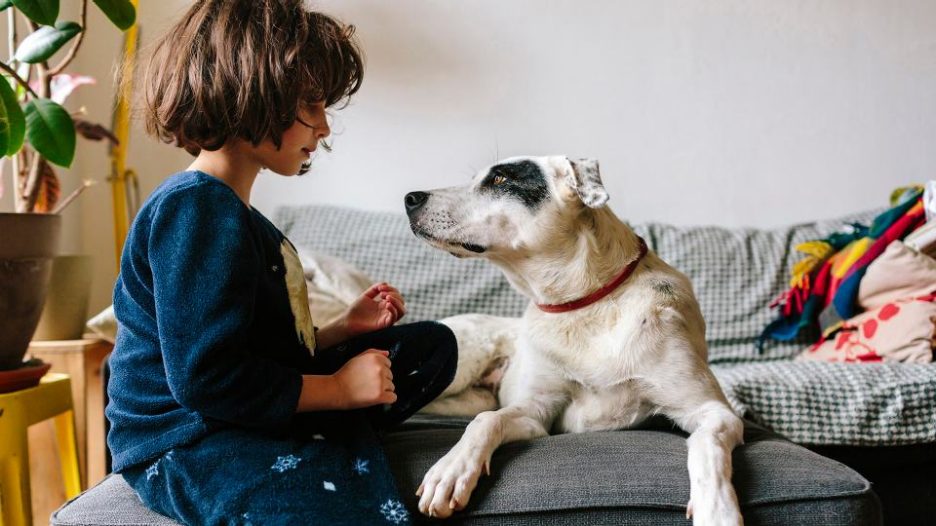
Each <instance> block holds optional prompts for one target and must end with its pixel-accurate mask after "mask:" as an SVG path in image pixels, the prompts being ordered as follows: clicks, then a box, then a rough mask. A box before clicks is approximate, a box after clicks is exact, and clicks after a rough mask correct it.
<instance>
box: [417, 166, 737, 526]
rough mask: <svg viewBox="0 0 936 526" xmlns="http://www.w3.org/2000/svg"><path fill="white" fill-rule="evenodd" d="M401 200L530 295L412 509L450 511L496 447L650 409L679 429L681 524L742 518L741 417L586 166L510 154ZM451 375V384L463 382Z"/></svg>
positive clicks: (639, 416) (695, 323)
mask: <svg viewBox="0 0 936 526" xmlns="http://www.w3.org/2000/svg"><path fill="white" fill-rule="evenodd" d="M404 201H405V203H404V204H405V207H406V212H407V215H408V217H409V221H410V228H411V230H412V231H413V233H414V234H415V235H416V236H418V237H420V238H422V239H423V240H425V241H426V242H428V243H429V244H430V245H432V246H434V247H436V248H439V249H441V250H444V251H447V252H449V253H451V254H453V255H455V256H458V257H481V258H485V259H487V260H488V261H490V262H491V263H493V264H494V265H496V266H497V267H499V268H500V269H501V270H502V271H503V273H504V276H505V277H506V278H507V280H508V281H509V282H510V284H511V285H512V286H513V287H514V288H516V289H517V290H518V291H520V292H521V293H522V294H524V295H525V296H527V297H528V298H530V300H531V303H530V304H529V306H528V307H527V309H526V311H525V312H524V314H523V317H522V318H521V319H520V320H519V323H518V327H517V328H516V329H517V334H516V341H515V342H513V343H514V345H515V349H514V350H513V351H512V353H510V356H509V364H508V365H507V366H506V367H505V368H504V367H501V368H499V369H498V368H497V367H495V371H494V372H495V373H496V370H499V371H500V372H502V377H501V378H500V379H499V385H498V386H497V387H498V388H497V397H496V398H497V399H496V402H497V403H496V404H494V403H493V402H492V400H490V399H486V398H484V397H483V396H482V395H478V394H477V393H475V395H477V396H474V395H473V396H471V397H470V398H472V399H474V401H475V402H476V404H475V407H472V408H470V409H469V410H467V412H471V411H473V410H474V409H477V408H478V407H480V408H482V409H488V410H483V411H482V412H480V413H478V414H477V416H475V418H474V419H473V420H472V421H471V423H470V424H469V425H468V427H467V428H466V429H465V432H464V434H463V436H462V437H461V439H460V440H459V441H458V443H456V444H455V446H454V447H453V448H452V449H451V450H450V451H449V452H448V453H447V454H446V455H444V456H443V457H442V458H441V459H440V460H439V461H438V462H436V463H435V464H434V465H433V466H432V467H431V468H430V469H429V471H428V472H427V473H426V475H425V477H424V478H423V481H422V484H421V485H420V486H419V489H418V491H417V496H419V510H420V512H421V513H423V514H425V515H429V516H431V517H439V518H446V517H449V516H451V515H452V514H453V513H454V512H455V511H458V510H462V509H464V508H465V507H466V506H467V505H468V503H469V500H470V497H471V494H472V491H473V490H474V489H475V487H476V485H477V482H478V479H479V477H480V476H481V474H482V472H486V473H487V474H490V461H491V455H492V453H493V452H494V450H495V449H497V448H498V447H499V446H500V445H501V444H504V443H507V442H512V441H517V440H529V439H534V438H538V437H543V436H546V435H547V434H549V433H550V432H557V433H563V432H571V433H581V432H586V431H602V430H616V429H627V428H632V427H635V426H638V425H640V424H641V422H643V421H645V420H646V419H647V418H648V417H650V416H652V415H655V414H663V415H665V416H667V417H669V419H671V420H672V421H673V422H674V423H675V424H676V425H678V426H679V427H680V428H682V429H684V430H685V431H686V432H688V433H689V437H688V438H687V446H688V468H689V479H690V480H689V482H690V499H689V502H688V504H687V509H686V513H687V517H692V518H693V521H694V524H696V525H710V524H725V525H739V524H742V522H743V520H742V517H741V512H740V509H739V506H738V499H737V496H736V495H735V491H734V487H733V486H732V483H731V474H732V465H731V453H732V450H733V449H734V448H735V446H737V445H738V444H740V443H742V440H743V430H744V429H743V423H742V421H741V419H740V418H739V417H738V416H737V415H736V414H735V412H734V411H733V410H732V408H731V406H730V405H729V404H728V401H727V399H726V398H725V395H724V393H723V392H722V390H721V388H720V386H719V384H718V382H717V381H716V379H715V377H714V375H713V374H712V372H711V370H710V369H709V367H708V362H707V354H708V349H707V347H706V343H705V322H704V320H703V318H702V313H701V310H700V309H699V305H698V302H697V301H696V299H695V296H694V294H693V291H692V285H691V283H690V282H689V280H688V278H687V277H686V276H685V275H683V274H682V273H680V272H679V271H677V270H676V269H674V268H672V267H670V266H669V265H668V264H666V263H665V262H664V261H663V260H661V259H660V258H659V257H657V255H656V254H655V253H654V252H653V251H651V250H648V248H647V246H646V244H645V243H644V241H643V240H642V239H640V238H639V237H638V236H637V235H636V234H635V233H634V231H633V230H631V229H630V227H628V226H627V225H626V224H625V223H624V222H622V221H621V220H620V219H619V218H618V217H617V216H615V214H614V213H613V212H612V211H611V210H610V208H608V207H607V206H606V202H607V201H608V193H607V191H606V190H605V188H604V185H603V183H602V181H601V176H600V173H599V167H598V163H597V161H595V160H591V159H577V160H572V159H569V158H567V157H562V156H551V157H512V158H509V159H505V160H503V161H500V162H498V163H496V164H494V165H492V166H490V167H488V168H486V169H484V170H481V171H480V172H479V173H478V174H477V175H476V176H475V177H474V178H473V179H472V181H471V183H470V184H469V185H467V186H459V187H450V188H442V189H436V190H431V191H420V192H410V193H409V194H407V195H406V197H405V200H404ZM493 354H496V353H493ZM476 361H477V360H476ZM485 374H487V375H491V374H492V370H491V369H490V368H485V367H482V366H479V365H477V364H475V367H474V369H473V370H472V371H469V372H468V373H467V376H472V375H485ZM494 376H499V375H498V374H494ZM465 377H466V375H464V374H463V375H461V378H460V379H457V380H456V381H458V382H461V383H462V384H463V385H461V387H465V386H469V385H471V384H472V382H471V379H467V380H466V378H465ZM482 383H483V382H482ZM473 385H474V387H471V389H473V388H475V387H477V382H475V384H473ZM471 389H469V391H470V390H471ZM463 394H464V393H463ZM440 402H441V403H442V404H443V405H445V404H444V403H445V400H444V399H443V400H441V401H440ZM451 405H452V404H451V403H449V404H448V406H449V407H448V409H450V410H451V409H452V408H451Z"/></svg>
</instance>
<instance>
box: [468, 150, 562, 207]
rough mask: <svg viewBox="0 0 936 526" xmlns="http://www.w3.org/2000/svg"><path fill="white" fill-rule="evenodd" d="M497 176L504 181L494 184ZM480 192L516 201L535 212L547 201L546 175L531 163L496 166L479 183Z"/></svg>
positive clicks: (547, 186) (520, 162)
mask: <svg viewBox="0 0 936 526" xmlns="http://www.w3.org/2000/svg"><path fill="white" fill-rule="evenodd" d="M498 176H502V177H504V181H503V182H501V183H500V184H495V182H494V181H495V179H496V178H497V177H498ZM480 191H482V192H489V193H491V194H492V195H494V196H497V197H507V198H512V199H517V200H519V201H520V202H522V203H523V204H524V205H525V206H526V207H527V208H529V209H531V210H536V209H537V208H539V206H540V205H541V204H543V203H544V202H545V201H546V200H547V199H549V184H548V183H547V182H546V174H544V173H543V171H542V170H541V169H540V167H539V166H538V165H537V164H536V163H534V162H533V161H519V162H512V163H504V164H498V165H495V166H493V167H491V169H490V171H488V174H487V177H485V178H484V180H483V181H482V182H481V186H480Z"/></svg>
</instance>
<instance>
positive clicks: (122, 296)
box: [106, 171, 314, 472]
mask: <svg viewBox="0 0 936 526" xmlns="http://www.w3.org/2000/svg"><path fill="white" fill-rule="evenodd" d="M114 312H115V314H116V317H117V322H118V331H117V342H116V345H115V347H114V352H113V354H112V355H111V357H110V367H111V378H110V382H109V383H108V388H107V389H108V394H109V396H110V402H109V403H108V406H107V409H106V415H107V418H108V420H109V421H110V425H111V428H110V431H109V432H108V435H107V442H108V445H109V446H110V449H111V451H112V453H113V469H114V471H116V472H119V471H121V470H122V469H124V468H126V467H128V466H133V465H137V464H140V463H142V462H146V461H148V460H152V459H154V458H156V457H158V456H160V455H161V454H163V453H165V452H166V451H168V450H170V449H172V448H173V447H176V446H179V445H183V444H188V443H191V442H193V441H195V440H198V439H199V438H201V437H204V436H205V435H207V434H208V433H210V432H211V431H212V430H213V429H218V428H221V427H225V426H231V425H237V426H246V427H263V428H267V429H270V428H273V429H275V428H277V427H279V426H286V425H288V424H289V422H290V420H291V418H292V416H293V414H294V412H295V409H296V406H297V404H298V400H299V392H300V390H301V384H302V379H301V376H300V372H301V371H302V370H304V369H306V368H307V367H308V366H309V364H310V361H311V353H312V351H313V350H314V336H313V328H312V321H311V318H310V317H309V314H308V300H307V297H306V290H305V283H304V281H303V279H302V269H301V266H300V265H299V259H298V257H297V256H296V253H295V249H294V248H293V246H292V245H291V244H290V243H289V241H288V240H287V239H286V238H285V237H284V236H283V234H282V233H281V232H280V231H279V230H277V229H276V227H274V226H273V224H272V223H270V221H269V220H267V219H266V218H265V217H263V215H261V214H260V213H259V212H257V211H256V210H254V209H252V208H251V207H248V206H246V205H245V204H244V203H243V202H242V201H241V200H240V199H239V198H238V196H237V194H235V193H234V191H233V190H232V189H231V188H230V187H228V186H227V185H226V184H225V183H224V182H222V181H221V180H219V179H216V178H214V177H212V176H210V175H208V174H205V173H203V172H197V171H188V172H181V173H178V174H175V175H173V176H172V177H170V178H169V179H168V180H166V181H165V182H164V183H163V184H162V185H160V186H159V188H157V189H156V190H155V191H154V192H153V194H152V195H151V196H150V198H149V199H148V200H147V201H146V203H145V204H144V205H143V207H142V208H141V209H140V212H139V214H138V215H137V218H136V220H135V221H134V222H133V226H132V228H131V229H130V233H129V235H128V237H127V241H126V244H125V246H124V251H123V256H122V260H121V265H120V275H119V276H118V278H117V283H116V286H115V289H114Z"/></svg>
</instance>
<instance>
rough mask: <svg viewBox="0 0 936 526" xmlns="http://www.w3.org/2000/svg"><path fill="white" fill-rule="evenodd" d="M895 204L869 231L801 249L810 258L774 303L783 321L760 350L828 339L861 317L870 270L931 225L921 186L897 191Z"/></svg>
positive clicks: (856, 230) (771, 328)
mask: <svg viewBox="0 0 936 526" xmlns="http://www.w3.org/2000/svg"><path fill="white" fill-rule="evenodd" d="M891 202H892V205H893V206H892V207H891V208H890V209H888V210H886V211H885V212H883V213H881V214H880V215H878V216H877V217H875V218H874V221H872V223H871V226H870V227H866V226H864V225H861V224H858V223H855V224H852V225H850V229H849V230H848V231H846V232H838V233H835V234H832V235H830V236H828V237H826V238H825V239H821V240H814V241H807V242H806V243H802V244H800V245H798V246H797V247H796V250H797V251H799V252H803V253H805V254H807V257H806V258H805V259H803V260H801V261H800V262H798V263H797V264H796V265H795V266H794V267H793V272H792V274H793V278H792V280H791V281H790V289H789V290H787V291H785V292H783V293H782V294H780V296H779V297H778V298H777V299H775V300H774V301H773V303H771V307H778V308H779V309H780V316H779V317H778V318H777V319H776V320H774V321H773V322H771V323H770V324H769V325H767V327H766V328H765V329H764V332H763V334H762V335H761V338H760V340H759V341H758V347H759V348H762V347H763V344H764V341H765V340H766V339H767V338H772V339H775V340H780V341H790V340H792V339H794V338H796V337H797V336H798V335H800V333H801V332H803V331H804V330H806V329H813V328H818V329H820V334H821V338H828V337H829V336H831V335H832V334H834V333H835V332H836V331H837V330H838V329H840V328H841V327H842V324H843V323H844V321H845V320H847V319H849V318H851V317H852V316H854V315H856V314H858V312H859V310H860V307H858V302H857V298H858V285H859V283H860V282H861V278H862V277H863V276H864V274H865V270H867V268H868V265H870V264H871V262H872V261H874V260H875V259H876V258H877V257H878V256H880V255H881V254H882V253H883V252H884V249H885V248H887V245H888V244H890V243H891V242H892V241H894V240H897V239H903V238H904V237H906V236H907V235H908V234H910V233H911V232H913V231H914V230H915V229H916V228H918V227H919V226H921V225H923V223H925V222H926V215H925V210H924V207H923V187H922V186H912V187H907V188H898V189H897V190H895V191H894V193H893V194H892V196H891Z"/></svg>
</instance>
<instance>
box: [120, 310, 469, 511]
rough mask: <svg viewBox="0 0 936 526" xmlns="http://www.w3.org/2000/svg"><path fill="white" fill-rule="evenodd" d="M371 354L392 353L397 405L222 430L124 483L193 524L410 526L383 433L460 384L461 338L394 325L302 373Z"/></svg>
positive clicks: (428, 327) (437, 328)
mask: <svg viewBox="0 0 936 526" xmlns="http://www.w3.org/2000/svg"><path fill="white" fill-rule="evenodd" d="M370 348H377V349H385V350H389V351H390V360H391V362H392V366H391V369H392V372H393V382H394V386H395V387H396V393H397V401H396V402H395V403H394V404H392V405H390V406H386V407H382V406H378V407H371V408H366V409H360V410H354V411H331V412H317V413H306V414H302V415H297V416H296V418H295V419H294V423H293V425H291V426H289V428H288V429H286V430H256V429H249V428H242V427H235V426H220V427H219V428H218V429H216V430H214V431H212V432H210V433H209V434H208V435H207V436H205V437H203V438H201V439H199V440H198V441H196V442H194V443H192V444H188V445H186V446H182V447H177V448H174V449H172V450H170V451H168V452H166V453H165V454H163V455H162V456H161V457H160V458H158V459H156V460H155V461H154V462H152V463H149V464H146V465H141V466H134V467H132V468H128V469H126V470H124V471H123V473H122V474H123V476H124V478H125V479H126V480H127V482H128V483H129V484H130V486H132V487H133V488H134V489H135V490H136V492H137V494H138V495H139V496H140V500H142V501H143V503H144V504H145V505H146V506H148V507H149V508H151V509H153V510H155V511H157V512H159V513H161V514H163V515H166V516H168V517H171V518H173V519H175V520H177V521H179V522H182V523H184V524H190V525H202V524H205V525H222V524H223V525H232V524H238V525H254V526H259V525H278V524H290V525H292V524H297V525H307V524H308V525H312V524H329V525H331V524H349V525H351V524H353V525H368V524H392V525H401V524H410V514H411V513H412V511H411V510H407V509H406V508H405V507H404V506H403V504H402V499H400V496H399V493H398V491H397V489H396V485H395V483H394V480H393V474H392V473H391V472H390V468H389V463H388V462H387V459H386V457H385V455H384V453H383V450H382V447H381V444H380V438H379V434H380V432H381V431H382V430H385V429H387V428H389V427H392V426H394V425H396V424H398V423H400V422H402V421H404V420H406V418H408V417H409V416H410V415H412V414H413V413H415V412H416V411H417V410H419V409H420V408H421V407H423V406H425V405H426V404H428V403H429V402H431V401H432V400H433V399H435V398H436V397H437V396H438V395H439V394H440V393H441V392H442V391H443V390H444V389H445V388H446V387H447V386H448V385H449V384H450V383H451V382H452V379H453V378H454V377H455V366H456V362H457V346H456V343H455V336H454V335H453V334H452V332H451V331H450V330H449V329H448V328H447V327H445V326H444V325H441V324H438V323H434V322H420V323H413V324H409V325H400V326H396V327H390V328H388V329H384V330H382V331H377V332H374V333H371V334H366V335H363V336H359V337H357V338H354V339H352V340H350V341H348V342H345V343H344V344H341V345H338V346H335V347H332V348H330V349H322V350H317V351H316V356H315V360H314V361H315V367H314V370H309V371H303V372H305V373H307V374H330V373H333V372H335V371H337V370H338V369H339V368H340V367H341V366H342V365H343V364H344V363H346V362H347V361H348V360H349V359H351V358H352V357H354V356H356V355H357V354H359V353H361V352H363V351H365V350H367V349H370Z"/></svg>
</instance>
